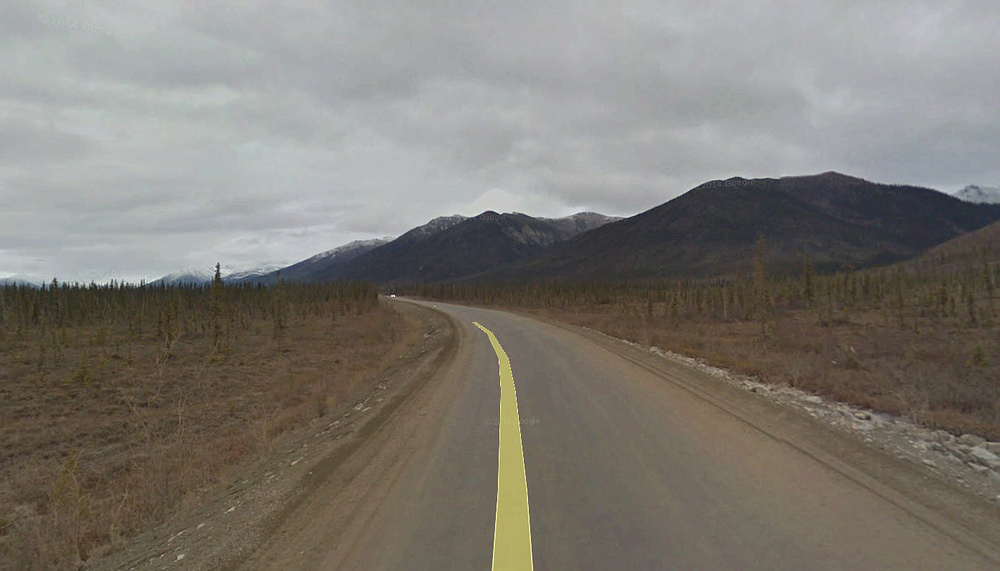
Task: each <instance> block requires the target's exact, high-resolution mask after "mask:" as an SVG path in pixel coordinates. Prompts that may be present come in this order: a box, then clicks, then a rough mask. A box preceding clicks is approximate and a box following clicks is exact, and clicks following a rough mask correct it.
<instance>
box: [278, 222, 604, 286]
mask: <svg viewBox="0 0 1000 571" xmlns="http://www.w3.org/2000/svg"><path fill="white" fill-rule="evenodd" d="M613 220H617V218H615V217H612V216H604V215H603V214H597V213H595V212H581V213H579V214H574V215H572V216H567V217H564V218H533V217H531V216H528V215H525V214H520V213H516V212H515V213H510V214H498V213H496V212H493V211H488V212H484V213H483V214H480V215H479V216H476V217H473V218H467V217H465V216H460V215H457V214H456V215H453V216H442V217H439V218H435V219H433V220H431V221H430V222H428V223H427V224H424V225H422V226H418V227H416V228H414V229H412V230H410V231H408V232H406V233H405V234H403V235H402V236H400V237H399V238H396V239H395V240H392V241H389V242H387V243H382V244H378V245H375V246H372V247H369V248H367V249H365V250H364V251H352V252H351V255H350V257H347V256H343V255H340V256H330V255H329V254H330V253H329V252H328V253H325V254H320V255H318V256H314V257H312V258H310V259H308V260H304V261H302V262H299V263H298V264H295V265H293V266H289V267H287V268H284V269H282V270H281V277H282V278H283V279H289V280H297V281H310V280H333V279H364V280H372V281H375V282H378V283H401V282H417V281H445V280H451V279H459V278H463V277H466V276H469V275H476V274H479V273H482V272H485V271H488V270H490V269H493V268H495V267H498V266H501V265H504V264H507V263H509V262H512V261H516V260H520V259H522V258H524V257H526V256H530V255H533V254H535V253H537V252H539V251H541V250H543V249H545V248H548V247H551V246H552V245H554V244H557V243H559V242H563V241H565V240H568V239H570V238H572V237H574V236H576V235H578V234H580V233H581V232H586V231H587V230H590V229H592V228H597V227H599V226H601V225H603V224H605V223H607V222H609V221H613ZM338 250H339V249H338ZM336 251H337V250H331V252H336ZM271 278H272V279H273V276H271Z"/></svg>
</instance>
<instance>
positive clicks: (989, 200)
mask: <svg viewBox="0 0 1000 571" xmlns="http://www.w3.org/2000/svg"><path fill="white" fill-rule="evenodd" d="M955 198H958V199H961V200H965V201H966V202H975V203H977V204H1000V187H997V186H979V185H975V184H970V185H969V186H966V187H965V188H963V189H962V190H960V191H958V192H956V193H955Z"/></svg>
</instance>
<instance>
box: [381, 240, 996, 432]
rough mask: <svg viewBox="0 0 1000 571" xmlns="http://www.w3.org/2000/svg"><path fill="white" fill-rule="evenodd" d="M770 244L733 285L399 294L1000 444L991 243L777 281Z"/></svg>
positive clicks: (405, 290)
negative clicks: (527, 316)
mask: <svg viewBox="0 0 1000 571" xmlns="http://www.w3.org/2000/svg"><path fill="white" fill-rule="evenodd" d="M765 251H766V250H765V248H764V243H763V240H761V241H760V243H759V244H758V249H757V253H756V254H755V255H754V256H753V257H752V258H751V259H747V260H744V262H743V263H742V264H741V269H740V270H738V271H737V272H736V273H735V275H732V276H729V277H726V278H718V279H703V280H655V281H642V282H629V283H623V282H605V283H601V282H588V283H573V282H555V281H552V282H533V283H523V282H522V283H517V282H510V283H476V282H454V283H439V284H422V285H411V286H405V287H401V286H396V287H395V291H396V293H399V294H408V295H413V296H418V297H425V298H431V299H438V300H454V301H459V302H465V303H471V304H477V305H490V306H497V307H504V308H514V309H520V310H524V311H527V312H529V313H534V314H537V315H541V316H545V317H549V318H553V319H556V320H559V321H563V322H567V323H570V324H574V325H579V326H584V327H589V328H591V329H595V330H598V331H602V332H604V333H607V334H609V335H613V336H615V337H619V338H623V339H627V340H629V341H632V342H635V343H640V344H644V345H651V346H656V347H659V348H661V349H664V350H669V351H674V352H676V353H680V354H684V355H688V356H692V357H698V358H702V359H704V360H706V361H707V362H709V363H711V364H714V365H717V366H722V367H726V368H729V369H731V370H735V371H737V372H740V373H744V374H750V375H755V376H757V377H759V378H760V379H762V380H763V381H765V382H769V383H772V384H776V385H788V386H793V387H797V388H800V389H803V390H807V391H811V392H814V393H816V394H820V395H823V396H826V397H830V398H833V399H837V400H840V401H843V402H848V403H851V404H854V405H859V406H862V407H867V408H871V409H874V410H879V411H884V412H888V413H892V414H896V415H901V416H905V417H908V418H909V419H911V420H914V421H916V422H919V423H921V424H924V425H926V426H930V427H934V428H939V429H943V430H947V431H950V432H952V433H954V434H962V433H975V434H978V435H981V436H983V437H986V438H989V439H991V440H1000V366H998V365H1000V315H998V305H1000V300H998V299H997V298H998V292H997V286H998V284H997V280H998V277H1000V276H998V274H1000V271H998V268H997V260H998V259H1000V256H998V255H997V254H1000V249H998V250H995V249H994V246H993V243H992V242H990V243H989V244H983V245H980V246H978V247H975V248H965V249H963V250H962V251H961V252H959V254H958V255H956V254H954V252H951V251H949V249H947V248H944V249H937V250H934V251H931V252H930V253H928V254H925V255H924V256H921V257H919V258H916V259H914V260H911V261H908V262H905V263H901V264H896V265H893V266H888V267H883V268H875V269H866V270H863V271H859V270H855V269H853V268H851V267H849V266H846V267H843V268H841V269H840V270H839V271H834V272H826V273H822V274H820V273H817V272H816V271H814V269H813V265H812V263H811V262H810V260H809V259H803V260H802V261H801V263H800V264H799V265H798V268H796V269H793V270H792V271H787V270H786V271H784V272H776V271H770V270H769V268H768V265H767V263H766V260H765V259H764V254H763V252H765Z"/></svg>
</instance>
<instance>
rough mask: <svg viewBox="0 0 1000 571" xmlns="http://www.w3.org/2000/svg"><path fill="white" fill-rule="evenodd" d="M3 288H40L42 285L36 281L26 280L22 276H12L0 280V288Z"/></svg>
mask: <svg viewBox="0 0 1000 571" xmlns="http://www.w3.org/2000/svg"><path fill="white" fill-rule="evenodd" d="M3 286H28V287H42V283H41V282H39V281H36V280H32V279H28V278H25V277H22V276H18V275H13V276H7V277H4V278H0V287H3Z"/></svg>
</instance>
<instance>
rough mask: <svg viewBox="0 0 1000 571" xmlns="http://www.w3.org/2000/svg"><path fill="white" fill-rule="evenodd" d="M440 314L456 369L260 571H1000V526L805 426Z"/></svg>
mask: <svg viewBox="0 0 1000 571" xmlns="http://www.w3.org/2000/svg"><path fill="white" fill-rule="evenodd" d="M397 303H408V302H406V301H397ZM421 303H424V302H421ZM425 305H428V306H432V305H433V306H436V308H437V309H438V310H440V311H443V312H445V313H446V314H447V315H449V316H450V317H451V318H453V320H454V321H455V323H456V324H457V325H458V332H459V335H458V344H459V345H458V349H457V352H456V356H455V358H454V359H453V360H452V361H451V363H450V365H449V366H448V367H446V369H445V370H442V371H441V372H440V373H439V374H438V375H437V376H436V377H435V379H434V381H433V383H431V384H428V385H427V386H426V387H425V388H424V389H422V391H421V393H420V394H418V395H415V396H414V397H413V398H412V399H411V401H410V402H407V403H405V404H404V405H403V406H401V407H400V409H399V410H398V411H397V412H396V413H395V415H394V418H393V419H391V420H390V421H389V422H387V423H386V424H385V426H384V427H382V428H381V429H380V430H379V434H378V436H377V437H375V438H372V443H371V446H372V447H373V452H372V460H371V462H370V466H368V467H366V468H365V470H362V471H361V472H360V473H359V474H358V475H357V476H356V477H354V478H352V479H351V480H350V481H334V482H331V483H330V485H329V486H328V487H327V488H320V489H319V490H318V491H317V492H316V494H315V497H313V498H312V499H311V501H310V502H308V505H304V506H302V507H301V508H299V509H298V510H297V511H296V512H295V513H292V514H290V515H289V517H288V518H287V520H286V521H285V522H284V523H283V524H282V525H281V529H279V530H278V531H277V532H276V533H275V534H274V537H275V540H274V541H272V542H271V543H269V544H268V545H265V546H262V548H261V550H260V551H259V552H258V553H257V554H255V555H254V556H253V557H252V558H250V559H249V560H248V561H246V562H245V565H244V567H245V568H259V569H265V568H310V569H365V570H370V569H434V570H438V569H491V568H497V569H499V568H501V564H502V563H504V560H503V558H502V557H500V558H498V559H497V561H496V563H497V565H496V566H495V567H494V542H495V541H496V542H497V544H498V545H500V544H503V545H515V546H516V545H521V546H523V542H521V540H522V539H524V538H525V537H527V539H528V540H530V547H529V549H530V552H529V553H530V555H529V558H528V562H529V563H530V564H533V568H534V569H536V570H555V569H685V570H687V569H767V570H780V569H790V570H791V569H794V570H802V569H811V570H812V569H997V568H1000V559H998V550H997V541H996V539H997V538H996V535H997V533H998V532H997V531H996V530H997V529H1000V528H997V527H992V528H990V527H987V528H985V529H984V528H983V525H979V526H977V528H976V529H975V530H973V529H970V528H969V527H968V525H969V524H968V520H966V521H961V518H960V517H959V518H955V517H951V515H954V513H958V512H961V513H965V511H963V509H962V507H963V506H962V505H957V504H956V502H955V501H951V500H949V499H948V497H949V496H948V494H950V493H951V492H947V491H941V490H942V489H941V488H940V487H939V486H938V487H935V486H937V485H936V484H934V483H933V482H928V481H926V480H922V478H924V477H923V476H921V475H920V474H919V473H918V472H913V471H908V470H909V469H908V468H906V466H903V465H901V464H900V463H898V462H894V460H893V459H886V458H879V457H878V456H877V455H875V454H874V452H872V451H869V450H866V449H864V448H863V447H861V446H860V445H855V444H853V443H852V442H850V441H848V440H846V437H842V436H837V435H834V434H832V433H827V432H824V431H823V429H822V428H821V427H818V426H813V425H811V424H810V422H809V421H808V419H802V418H800V417H798V416H796V415H794V414H792V413H789V412H787V411H780V410H777V409H776V408H774V407H776V406H777V405H773V404H771V403H766V402H764V401H763V400H762V399H756V396H755V395H750V394H736V392H734V391H729V392H727V389H725V388H724V387H722V386H721V384H712V382H711V381H710V380H708V379H707V378H705V376H704V375H703V376H699V374H698V373H697V372H695V371H692V370H686V369H684V368H683V367H682V366H681V365H676V364H670V363H667V362H666V361H665V360H663V359H659V360H660V361H663V362H662V363H659V364H656V363H653V362H652V361H651V360H650V361H649V362H647V361H644V360H643V358H642V357H641V356H638V352H634V353H629V351H628V350H627V349H630V348H628V347H627V346H625V345H624V344H621V343H617V346H618V347H619V348H617V349H616V348H615V343H614V342H612V341H611V340H605V341H601V336H599V335H596V334H594V335H590V334H585V333H584V334H581V333H579V332H576V331H573V330H569V329H567V328H563V327H559V326H556V325H554V324H549V323H544V322H541V321H538V320H535V319H531V318H528V317H524V316H519V315H513V314H509V313H504V312H499V311H491V310H483V309H474V308H467V307H461V306H454V305H447V304H441V303H438V304H431V303H425ZM475 324H480V325H481V326H482V328H480V327H477V326H476V325H475ZM487 331H488V332H490V333H492V334H493V335H494V336H495V340H496V342H497V344H498V345H499V347H500V348H501V349H502V352H503V354H505V355H506V357H507V358H508V359H509V364H510V371H509V372H510V376H511V377H512V381H513V386H515V387H516V407H515V409H513V411H512V409H510V407H509V403H506V402H505V405H504V406H505V407H507V409H506V410H505V411H504V413H503V414H504V416H501V410H500V408H501V378H502V373H503V367H502V358H498V354H499V350H498V349H497V347H495V346H494V344H493V343H491V339H490V337H489V336H488V334H487ZM649 359H653V356H649ZM498 363H499V364H500V365H501V366H500V367H498ZM508 396H513V395H512V394H511V393H505V398H508ZM515 415H516V416H515ZM512 418H513V419H514V420H513V421H511V420H510V419H512ZM511 429H516V430H511ZM502 430H507V432H505V433H504V436H503V438H504V439H505V440H504V441H503V442H506V443H507V444H503V442H501V431H502ZM515 432H516V433H518V436H519V438H520V444H521V447H520V448H521V457H520V458H517V457H516V456H517V450H516V448H515V447H514V446H513V445H511V444H510V443H511V442H513V440H512V439H513V438H514V436H513V434H515ZM498 449H499V450H500V453H499V454H498ZM505 454H506V458H504V457H503V455H505ZM516 461H521V462H523V463H522V464H520V466H523V468H520V470H523V472H520V474H522V475H521V476H520V477H521V478H523V479H522V480H520V481H521V482H524V483H526V488H527V499H526V501H527V506H526V507H527V509H525V510H523V511H522V510H520V509H513V508H510V506H512V505H513V504H514V503H515V502H523V501H525V500H524V499H523V495H522V494H519V493H513V492H508V493H506V495H505V493H504V492H503V489H504V486H505V484H504V481H505V480H504V478H507V477H508V476H504V475H503V473H501V475H500V476H501V477H500V478H499V480H498V470H500V469H501V466H507V465H509V467H508V468H505V469H506V470H508V473H509V474H511V476H509V478H513V479H511V480H510V482H513V483H510V484H506V486H507V487H509V488H510V489H511V490H517V489H518V484H517V482H518V479H517V476H518V474H519V472H518V468H517V466H518V464H517V462H516ZM498 481H499V486H500V489H501V499H502V500H503V499H504V498H508V500H507V501H506V503H504V502H501V503H502V504H503V505H501V506H500V508H501V509H499V510H498V505H497V500H498ZM928 498H931V499H930V500H929V499H928ZM934 502H937V503H936V504H935V503H934ZM949 502H951V503H949ZM958 503H960V502H958ZM928 506H930V507H928ZM942 506H943V507H942ZM507 508H510V509H507ZM949 509H950V511H949ZM984 509H985V508H984ZM966 511H967V510H966ZM522 513H523V514H526V516H527V519H528V520H529V521H522V520H521V519H519V518H520V517H521V516H520V515H519V514H522ZM982 513H986V514H987V515H989V514H990V512H989V511H988V509H987V510H986V511H984V512H982ZM504 514H507V515H504ZM949 514H951V515H949ZM963 524H964V525H965V526H966V527H963ZM984 525H985V524H984ZM525 534H527V535H525ZM519 542H521V543H519ZM510 549H514V548H513V547H511V548H510ZM501 555H503V554H501ZM523 561H524V560H523V559H522V562H523ZM511 563H512V565H516V561H513V562H511ZM507 568H518V567H513V566H511V567H507ZM520 568H523V567H520Z"/></svg>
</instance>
